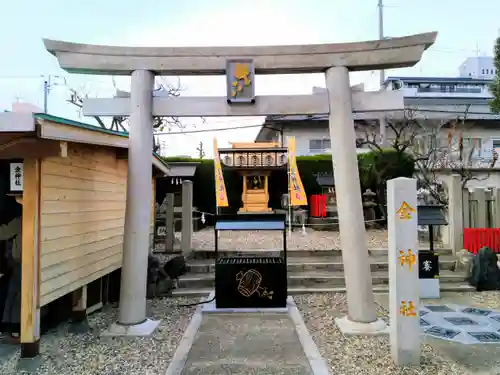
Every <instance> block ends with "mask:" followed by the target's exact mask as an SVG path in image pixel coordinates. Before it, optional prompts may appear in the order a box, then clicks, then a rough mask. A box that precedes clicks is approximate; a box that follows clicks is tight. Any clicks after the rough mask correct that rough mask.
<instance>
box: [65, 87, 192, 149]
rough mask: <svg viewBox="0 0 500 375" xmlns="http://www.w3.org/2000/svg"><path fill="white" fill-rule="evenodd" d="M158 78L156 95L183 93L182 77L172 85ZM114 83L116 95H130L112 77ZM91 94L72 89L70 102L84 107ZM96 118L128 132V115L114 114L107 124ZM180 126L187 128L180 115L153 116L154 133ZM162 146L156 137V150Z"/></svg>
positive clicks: (111, 128) (116, 128) (100, 122)
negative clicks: (84, 102) (85, 100)
mask: <svg viewBox="0 0 500 375" xmlns="http://www.w3.org/2000/svg"><path fill="white" fill-rule="evenodd" d="M158 80H159V81H160V82H159V83H158V82H156V83H155V89H154V93H153V95H155V96H162V97H168V96H174V97H177V96H179V95H180V94H181V91H182V89H183V88H182V86H181V83H180V79H179V78H177V83H176V85H172V84H171V83H169V82H166V81H165V80H164V78H163V77H158ZM112 83H113V86H114V88H115V92H116V93H115V97H130V93H129V92H126V91H123V90H120V89H118V87H117V85H116V81H115V79H114V77H112ZM88 97H89V95H88V93H85V94H82V93H81V90H80V92H78V91H77V90H74V89H70V98H69V99H68V100H67V101H68V102H69V103H71V104H73V105H75V106H77V107H79V108H82V107H83V100H84V99H86V98H88ZM93 117H94V119H95V120H96V121H97V123H98V124H99V126H100V127H102V128H103V129H108V130H113V131H119V132H127V131H128V130H127V129H128V116H113V117H112V119H111V123H109V124H106V123H105V122H104V121H103V120H102V119H101V118H100V117H98V116H93ZM174 128H178V129H180V130H181V131H184V129H185V128H186V125H184V124H183V123H182V122H181V121H180V120H179V118H178V117H153V131H154V133H160V132H170V131H172V129H174ZM159 148H160V142H159V140H158V138H157V136H156V137H155V143H154V151H155V152H158V151H159Z"/></svg>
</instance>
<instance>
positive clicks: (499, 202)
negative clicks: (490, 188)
mask: <svg viewBox="0 0 500 375" xmlns="http://www.w3.org/2000/svg"><path fill="white" fill-rule="evenodd" d="M492 198H493V215H494V216H493V225H492V226H491V227H492V228H500V188H498V187H497V188H495V190H494V193H493V197H492Z"/></svg>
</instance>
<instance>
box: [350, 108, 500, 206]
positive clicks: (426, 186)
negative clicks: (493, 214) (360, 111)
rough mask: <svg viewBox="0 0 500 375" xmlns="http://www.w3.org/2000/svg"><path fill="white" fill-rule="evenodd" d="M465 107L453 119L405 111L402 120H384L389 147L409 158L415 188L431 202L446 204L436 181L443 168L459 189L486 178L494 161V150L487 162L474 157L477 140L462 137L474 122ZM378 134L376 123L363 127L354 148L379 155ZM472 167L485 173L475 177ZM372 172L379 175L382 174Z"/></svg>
mask: <svg viewBox="0 0 500 375" xmlns="http://www.w3.org/2000/svg"><path fill="white" fill-rule="evenodd" d="M469 107H470V105H468V106H466V109H465V111H464V113H463V114H461V115H458V116H457V117H456V118H454V119H447V120H431V119H423V120H420V119H417V116H416V114H417V113H418V109H417V110H415V109H409V110H405V112H404V115H403V116H402V118H396V119H392V120H389V121H387V127H388V129H387V130H388V134H390V145H389V148H390V149H393V150H394V151H395V152H396V153H399V154H402V153H408V154H410V155H411V156H413V158H414V160H415V169H416V170H415V173H414V176H415V178H417V180H418V185H419V188H420V189H422V190H423V191H425V192H426V194H427V195H428V196H429V197H430V198H431V200H432V201H433V202H434V203H437V204H442V205H447V204H448V198H447V195H446V192H445V191H444V189H443V188H442V184H441V181H440V180H439V178H438V174H439V172H441V171H442V170H443V169H447V170H452V171H453V172H454V173H458V174H459V175H460V176H461V178H462V186H465V184H466V183H467V182H468V181H471V180H484V179H486V178H488V176H489V172H488V170H489V169H491V168H493V167H494V166H495V164H496V162H497V160H498V154H497V153H496V152H495V151H493V157H492V158H491V159H488V160H481V159H480V158H475V157H474V156H475V154H476V153H477V151H478V148H479V147H480V146H479V144H478V140H474V139H469V138H464V136H463V134H464V132H466V131H467V130H469V129H470V128H471V127H473V126H474V121H470V120H468V112H469ZM378 134H379V132H378V124H369V125H368V126H365V127H364V136H363V138H361V139H359V140H358V141H357V144H358V147H361V146H364V145H366V146H368V147H369V148H370V149H371V150H372V151H374V152H383V149H382V147H381V146H380V145H379V143H378ZM465 143H466V144H465ZM474 167H475V168H482V169H484V170H485V174H483V176H479V175H478V174H477V173H475V172H474V169H473V168H474ZM372 172H375V173H379V174H380V175H381V176H382V175H383V174H384V172H385V171H372Z"/></svg>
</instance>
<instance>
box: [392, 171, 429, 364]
mask: <svg viewBox="0 0 500 375" xmlns="http://www.w3.org/2000/svg"><path fill="white" fill-rule="evenodd" d="M387 218H388V236H389V316H390V343H391V354H392V358H393V360H394V362H395V363H396V364H397V365H418V364H419V363H420V350H421V349H420V342H421V340H420V316H419V304H420V296H419V293H420V289H419V278H418V270H419V269H418V237H417V181H416V180H414V179H410V178H396V179H393V180H390V181H388V182H387Z"/></svg>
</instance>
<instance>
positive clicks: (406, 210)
mask: <svg viewBox="0 0 500 375" xmlns="http://www.w3.org/2000/svg"><path fill="white" fill-rule="evenodd" d="M415 212H417V210H415V209H414V208H413V207H412V206H410V205H409V204H408V203H406V201H403V203H402V204H401V207H399V210H397V211H396V215H397V217H398V219H401V220H410V219H411V218H412V214H413V213H415Z"/></svg>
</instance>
